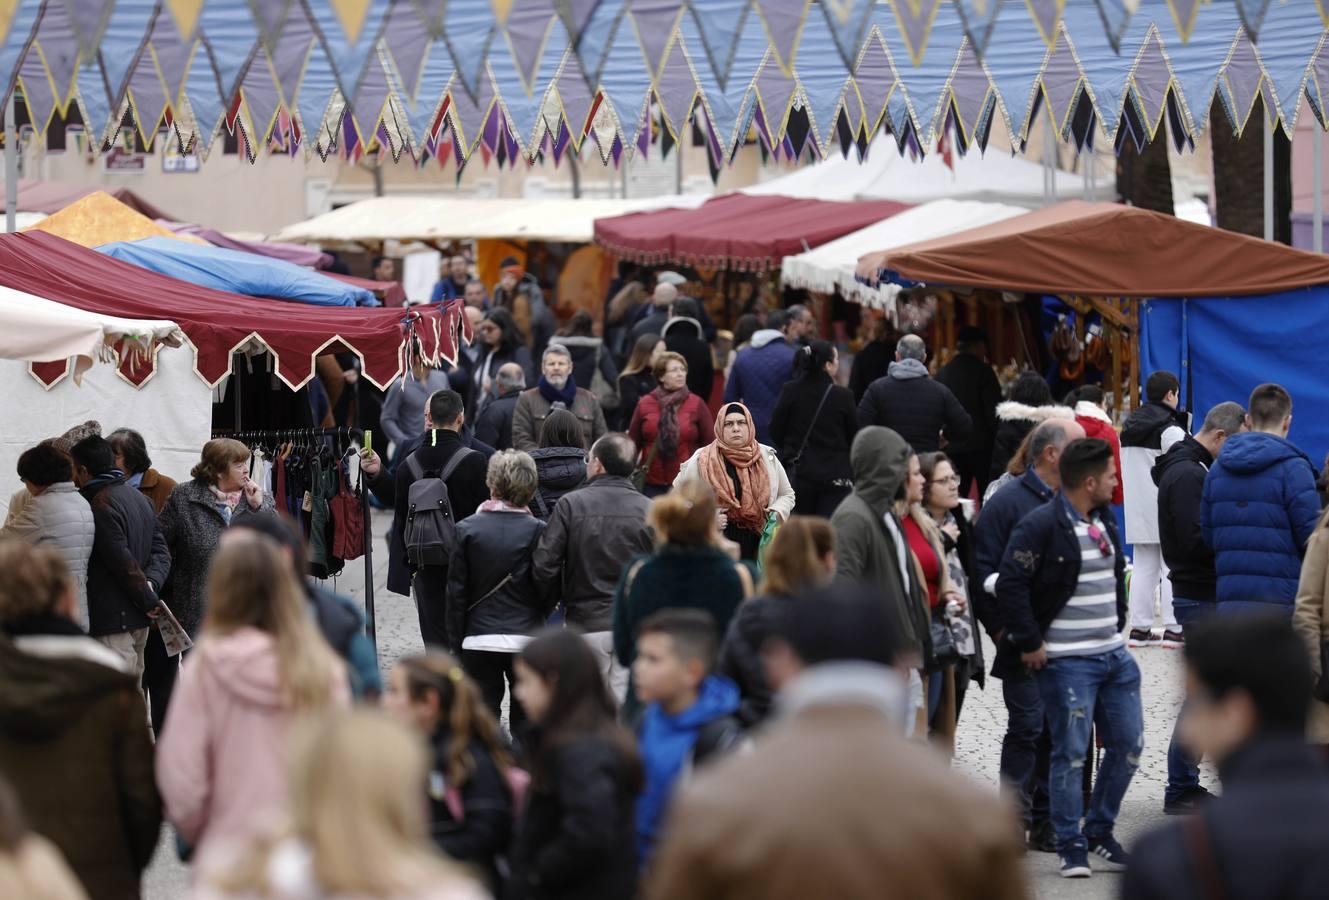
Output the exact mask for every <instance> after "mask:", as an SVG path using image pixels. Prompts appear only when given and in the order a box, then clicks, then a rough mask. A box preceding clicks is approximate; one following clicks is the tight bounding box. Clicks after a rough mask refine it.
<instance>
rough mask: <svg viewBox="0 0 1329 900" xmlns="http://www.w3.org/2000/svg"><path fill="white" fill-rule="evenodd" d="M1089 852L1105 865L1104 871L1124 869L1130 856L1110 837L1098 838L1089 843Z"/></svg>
mask: <svg viewBox="0 0 1329 900" xmlns="http://www.w3.org/2000/svg"><path fill="white" fill-rule="evenodd" d="M1089 852H1090V853H1092V854H1093V855H1094V856H1097V857H1098V858H1099V859H1101V860H1103V862H1104V863H1105V865H1104V868H1106V869H1112V870H1115V869H1124V868H1126V864H1127V863H1129V862H1130V860H1131V858H1130V854H1128V853H1127V852H1126V849H1125V848H1124V847H1122V846H1121V844H1118V843H1117V839H1116V838H1114V837H1113V836H1112V835H1108V836H1107V837H1103V838H1098V839H1097V840H1091V841H1090V842H1089Z"/></svg>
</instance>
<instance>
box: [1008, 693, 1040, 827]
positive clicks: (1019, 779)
mask: <svg viewBox="0 0 1329 900" xmlns="http://www.w3.org/2000/svg"><path fill="white" fill-rule="evenodd" d="M1001 696H1002V700H1004V701H1005V702H1006V735H1005V737H1003V738H1002V740H1001V777H1002V781H1003V782H1005V784H1006V785H1007V786H1008V787H1009V788H1010V789H1011V790H1012V791H1014V793H1015V801H1016V807H1017V808H1018V809H1019V811H1020V820H1021V821H1022V822H1024V824H1025V826H1026V827H1029V826H1032V825H1033V824H1035V823H1037V822H1044V821H1047V818H1048V815H1049V813H1048V734H1047V724H1046V718H1047V717H1046V716H1045V715H1044V714H1043V695H1042V693H1041V692H1040V691H1039V689H1038V679H1036V678H1032V677H1030V676H1028V675H1019V676H1012V677H1010V678H1004V679H1002V682H1001Z"/></svg>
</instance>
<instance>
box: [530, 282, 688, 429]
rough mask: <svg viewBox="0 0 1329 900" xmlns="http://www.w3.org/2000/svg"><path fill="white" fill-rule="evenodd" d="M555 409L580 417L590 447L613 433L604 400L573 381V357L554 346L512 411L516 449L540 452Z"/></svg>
mask: <svg viewBox="0 0 1329 900" xmlns="http://www.w3.org/2000/svg"><path fill="white" fill-rule="evenodd" d="M671 290H672V289H671ZM675 293H677V292H675ZM553 409H566V410H569V411H571V412H572V414H573V415H574V416H576V417H577V419H578V420H579V421H580V422H581V427H582V433H583V436H584V437H585V438H586V446H587V447H589V446H591V445H592V444H594V443H595V442H596V441H597V440H599V439H600V435H602V434H604V433H605V432H606V431H608V430H609V429H608V428H607V427H606V425H605V414H604V410H603V409H601V408H600V401H599V400H598V399H597V398H596V396H595V395H594V394H592V393H591V392H590V391H588V390H586V389H585V388H579V387H577V383H576V382H575V381H573V380H572V354H571V353H569V352H568V348H567V347H564V346H563V345H562V344H550V345H549V346H548V347H547V348H546V349H545V352H544V356H542V357H541V359H540V380H539V381H538V382H537V383H536V386H535V387H533V388H531V389H530V390H528V391H522V394H521V396H520V397H518V398H517V406H516V409H514V410H513V412H512V446H513V447H514V448H515V449H517V450H524V451H526V452H528V453H529V452H530V451H532V450H536V449H539V447H540V428H541V426H543V425H544V421H545V419H546V418H548V416H549V412H550V410H553Z"/></svg>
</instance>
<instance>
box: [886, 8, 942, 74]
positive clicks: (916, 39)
mask: <svg viewBox="0 0 1329 900" xmlns="http://www.w3.org/2000/svg"><path fill="white" fill-rule="evenodd" d="M941 3H942V0H906V2H903V3H894V4H892V8H893V9H894V10H895V20H896V22H897V23H898V24H899V26H900V37H901V38H902V39H903V40H904V44H905V49H906V50H908V51H909V58H910V59H911V60H913V63H914V65H915V66H917V65H918V64H920V63H921V62H922V61H923V53H924V51H926V50H927V47H928V36H929V35H931V34H932V21H933V20H934V19H935V18H936V17H937V10H939V9H941Z"/></svg>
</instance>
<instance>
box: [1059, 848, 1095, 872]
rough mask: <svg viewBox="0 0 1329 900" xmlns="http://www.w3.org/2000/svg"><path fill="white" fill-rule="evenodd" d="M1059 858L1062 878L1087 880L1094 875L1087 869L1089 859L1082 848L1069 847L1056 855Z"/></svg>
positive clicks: (1091, 870)
mask: <svg viewBox="0 0 1329 900" xmlns="http://www.w3.org/2000/svg"><path fill="white" fill-rule="evenodd" d="M1058 855H1059V856H1060V857H1061V877H1062V878H1088V877H1089V876H1090V875H1092V874H1094V870H1093V869H1091V868H1089V857H1088V855H1086V854H1085V852H1084V848H1082V847H1071V848H1069V849H1067V850H1063V851H1061V853H1059V854H1058Z"/></svg>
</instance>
